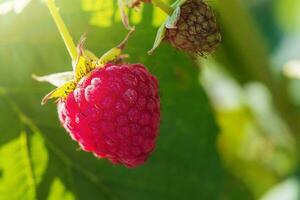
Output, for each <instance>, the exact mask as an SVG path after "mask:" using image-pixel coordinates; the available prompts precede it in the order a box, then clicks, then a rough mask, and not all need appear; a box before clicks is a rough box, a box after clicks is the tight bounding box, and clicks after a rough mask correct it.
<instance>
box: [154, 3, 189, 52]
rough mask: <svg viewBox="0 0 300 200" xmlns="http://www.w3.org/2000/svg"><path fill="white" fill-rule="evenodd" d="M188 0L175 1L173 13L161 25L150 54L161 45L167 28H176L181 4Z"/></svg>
mask: <svg viewBox="0 0 300 200" xmlns="http://www.w3.org/2000/svg"><path fill="white" fill-rule="evenodd" d="M186 1H187V0H177V1H176V2H174V3H173V4H172V5H171V7H172V8H173V9H174V11H173V13H172V14H171V15H170V16H169V17H168V18H167V19H166V21H165V22H164V23H163V24H162V25H161V26H160V27H159V29H158V31H157V34H156V37H155V41H154V44H153V47H152V49H150V50H149V51H148V54H149V55H151V54H152V53H153V52H154V51H155V49H157V48H158V47H159V45H160V43H161V42H162V41H163V39H164V37H165V34H166V29H175V28H177V27H176V23H177V21H178V19H179V17H180V6H181V5H182V4H184V3H185V2H186Z"/></svg>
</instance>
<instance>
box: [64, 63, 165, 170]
mask: <svg viewBox="0 0 300 200" xmlns="http://www.w3.org/2000/svg"><path fill="white" fill-rule="evenodd" d="M58 114H59V119H60V121H61V123H62V124H63V126H64V128H65V129H66V130H67V131H68V132H69V133H70V135H71V137H72V138H73V139H74V140H76V141H77V142H78V143H79V145H80V147H81V148H82V149H83V150H85V151H88V152H93V153H94V155H96V156H97V157H99V158H107V159H109V160H110V161H111V162H113V163H120V164H124V165H125V166H127V167H136V166H138V165H140V164H142V163H144V162H145V161H146V160H147V158H148V156H149V155H150V153H151V152H152V151H153V149H154V148H155V141H156V138H157V136H158V131H159V121H160V99H159V95H158V82H157V79H156V78H155V77H154V76H153V75H151V74H150V73H149V72H148V71H147V70H146V68H145V67H144V66H143V65H141V64H132V65H130V64H121V65H113V64H106V65H105V66H104V67H102V68H96V69H95V70H93V71H92V72H91V74H90V75H88V76H86V77H84V78H83V79H81V81H80V82H79V83H78V85H77V88H76V89H75V90H74V91H73V92H71V93H70V94H69V95H68V97H67V98H66V100H60V101H59V103H58Z"/></svg>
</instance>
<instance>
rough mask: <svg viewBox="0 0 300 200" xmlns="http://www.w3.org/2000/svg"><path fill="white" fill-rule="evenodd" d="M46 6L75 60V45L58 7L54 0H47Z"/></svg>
mask: <svg viewBox="0 0 300 200" xmlns="http://www.w3.org/2000/svg"><path fill="white" fill-rule="evenodd" d="M47 6H48V8H49V11H50V13H51V15H52V18H53V20H54V22H55V24H56V26H57V28H58V30H59V33H60V35H61V37H62V38H63V40H64V43H65V45H66V47H67V49H68V52H69V54H70V56H71V58H72V60H73V61H74V62H75V61H76V59H77V50H76V45H75V44H74V42H73V39H72V37H71V35H70V33H69V31H68V28H67V27H66V25H65V23H64V21H63V19H62V18H61V16H60V14H59V12H58V8H57V7H56V5H55V2H54V0H47Z"/></svg>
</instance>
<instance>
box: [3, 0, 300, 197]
mask: <svg viewBox="0 0 300 200" xmlns="http://www.w3.org/2000/svg"><path fill="white" fill-rule="evenodd" d="M56 2H57V5H58V7H59V8H60V11H61V14H62V16H63V18H64V20H65V22H66V24H67V26H68V27H69V29H70V32H71V34H72V36H73V38H74V40H75V41H78V40H79V38H80V36H81V35H82V34H83V33H87V38H88V39H87V44H86V47H87V48H88V49H89V50H91V51H93V52H95V53H97V54H98V55H101V54H103V53H104V52H106V51H107V50H108V49H110V48H112V47H114V46H115V45H116V44H118V43H119V42H120V41H121V40H122V39H123V37H124V36H125V34H126V32H127V31H126V30H125V29H124V27H123V26H122V24H121V22H120V16H119V12H118V9H117V3H116V1H114V0H56ZM207 2H208V4H209V5H210V6H212V7H213V8H214V9H215V13H216V16H217V18H218V21H219V23H220V27H221V31H222V36H223V42H222V45H221V47H220V48H219V49H218V50H217V52H216V53H215V54H214V55H212V56H208V57H207V58H192V57H190V56H188V55H186V54H184V53H182V52H179V51H177V50H175V49H173V48H171V47H170V46H169V45H168V44H165V43H164V44H162V45H161V47H160V48H159V49H157V51H156V52H155V53H154V55H152V56H148V55H147V53H146V52H147V50H149V49H150V48H151V46H152V44H153V41H154V38H155V34H156V30H157V27H158V26H159V25H160V24H161V23H162V22H163V20H164V19H165V17H166V16H165V15H164V14H163V13H162V12H161V11H159V10H158V9H156V8H155V9H154V8H153V7H152V6H151V5H145V6H143V7H142V8H141V10H140V11H139V12H138V11H134V10H131V11H130V12H129V15H130V19H131V23H133V24H135V25H136V28H137V31H136V33H135V34H134V36H133V38H131V39H130V41H129V43H128V47H127V49H126V53H129V54H130V58H129V59H128V61H130V62H132V63H133V62H138V63H143V64H145V65H146V66H147V67H148V68H149V70H151V71H152V72H153V73H154V74H155V75H156V76H157V77H158V79H159V82H160V93H161V100H162V102H161V103H162V122H161V130H160V137H159V139H158V143H157V148H156V150H155V151H154V153H153V154H152V156H151V157H150V158H149V160H148V161H147V162H146V163H145V164H144V165H143V166H141V167H138V168H135V169H127V168H125V167H123V166H116V165H112V164H110V163H109V162H108V161H106V160H99V159H97V158H95V157H94V156H93V155H91V154H88V153H85V152H83V151H81V150H79V148H78V145H77V144H76V143H75V142H73V141H72V140H71V138H70V137H69V136H68V135H67V134H66V132H65V130H64V129H63V128H62V127H61V126H60V125H59V122H58V119H57V113H56V107H55V104H54V103H48V104H47V105H45V106H41V105H40V101H41V98H42V97H43V96H44V95H45V94H46V93H47V92H49V91H50V90H51V89H53V87H52V86H50V85H48V84H44V83H37V82H35V81H34V80H32V78H31V74H33V73H35V74H38V75H44V74H50V73H54V72H62V71H68V70H70V69H71V59H70V57H69V55H68V52H67V50H66V48H65V46H64V44H63V41H62V39H61V38H60V35H59V33H58V31H57V29H56V27H55V25H54V23H53V21H52V19H51V16H50V14H49V12H48V10H47V7H46V5H45V2H44V1H41V0H0V200H2V199H3V200H15V199H16V200H19V199H29V200H31V199H53V200H57V199H80V200H81V199H122V200H123V199H130V200H135V199H137V200H144V199H146V200H147V199H149V200H150V199H151V200H153V199H197V200H198V199H204V200H210V199H212V200H215V199H216V200H219V199H220V200H231V199H233V200H235V199H236V200H244V199H245V200H251V199H261V200H297V199H300V182H299V181H300V179H299V178H300V173H299V172H300V170H299V169H300V165H299V160H298V154H299V152H300V146H299V141H300V140H299V139H300V93H299V90H300V81H299V80H297V79H289V78H287V77H285V76H284V75H283V72H282V71H283V66H286V65H288V64H287V63H290V61H291V60H292V61H297V60H300V1H299V0H226V1H225V0H224V1H222V0H211V1H210V0H209V1H207ZM169 3H171V1H169ZM298 67H299V68H300V66H298Z"/></svg>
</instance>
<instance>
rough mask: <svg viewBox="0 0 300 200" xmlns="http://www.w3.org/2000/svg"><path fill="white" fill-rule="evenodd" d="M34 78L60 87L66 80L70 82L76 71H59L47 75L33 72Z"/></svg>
mask: <svg viewBox="0 0 300 200" xmlns="http://www.w3.org/2000/svg"><path fill="white" fill-rule="evenodd" d="M32 78H33V79H34V80H36V81H39V82H48V83H50V84H52V85H54V86H56V87H60V86H62V85H63V84H65V83H66V82H69V81H71V80H73V79H74V72H72V71H69V72H59V73H53V74H49V75H45V76H37V75H35V74H32Z"/></svg>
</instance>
